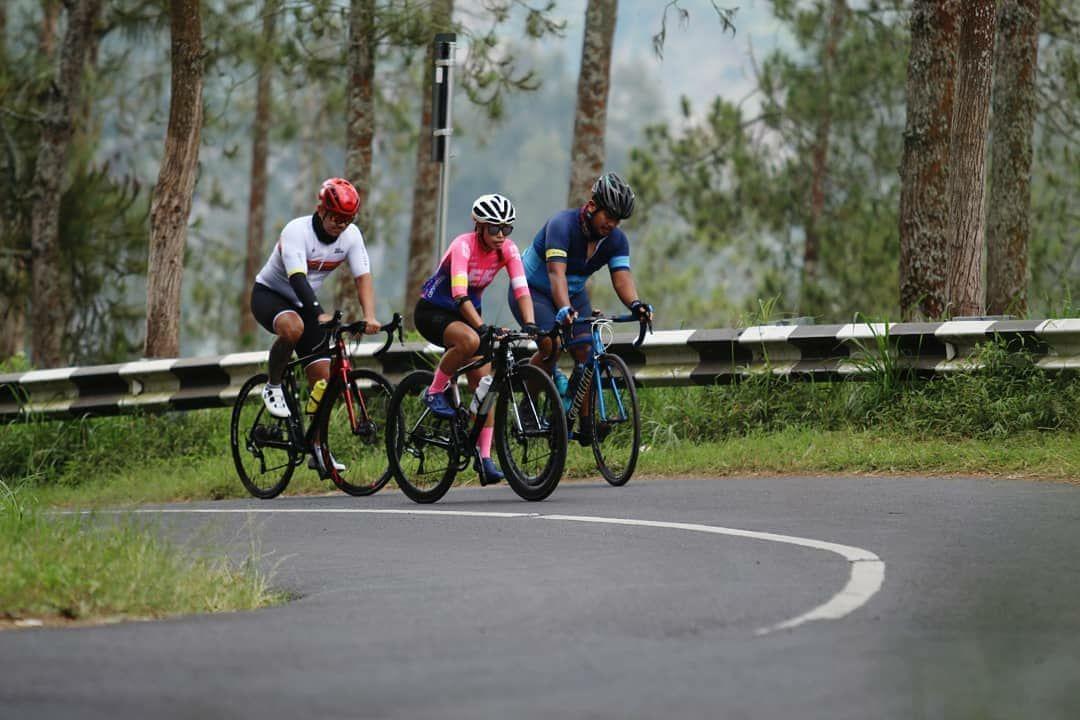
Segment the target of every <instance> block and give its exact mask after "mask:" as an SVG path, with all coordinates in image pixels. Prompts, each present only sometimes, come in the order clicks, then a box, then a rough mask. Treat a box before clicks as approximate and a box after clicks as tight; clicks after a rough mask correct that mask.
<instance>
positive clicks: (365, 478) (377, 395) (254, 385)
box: [229, 310, 402, 499]
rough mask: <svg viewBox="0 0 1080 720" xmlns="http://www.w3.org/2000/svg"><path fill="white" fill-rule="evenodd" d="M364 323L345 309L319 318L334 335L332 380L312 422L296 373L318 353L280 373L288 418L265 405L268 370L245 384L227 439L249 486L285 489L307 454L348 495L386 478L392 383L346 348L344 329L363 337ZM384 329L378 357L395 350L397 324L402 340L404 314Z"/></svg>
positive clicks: (263, 492) (275, 491)
mask: <svg viewBox="0 0 1080 720" xmlns="http://www.w3.org/2000/svg"><path fill="white" fill-rule="evenodd" d="M366 326H367V323H365V322H364V321H363V320H361V321H358V322H354V323H349V324H343V323H342V322H341V311H340V310H339V311H337V312H335V313H334V317H333V319H332V320H330V321H329V322H326V323H321V324H320V325H319V327H320V329H323V330H325V331H326V332H327V334H328V336H329V337H328V340H327V342H328V343H329V347H330V379H329V381H328V383H327V385H326V389H325V391H324V392H323V395H322V398H321V399H319V400H318V405H317V408H316V409H315V412H314V414H312V415H311V417H310V419H308V420H307V422H306V424H307V428H306V429H305V413H304V412H302V411H301V405H300V389H299V387H300V384H299V382H298V380H297V375H298V374H299V372H298V370H299V368H300V366H301V365H302V364H303V363H304V362H307V361H310V359H311V358H313V357H315V355H314V354H313V355H306V356H304V357H302V358H297V359H296V360H294V361H293V362H290V363H289V364H288V366H287V369H286V371H285V375H284V377H283V380H282V388H283V390H284V392H285V401H286V403H287V405H288V407H289V411H290V413H291V414H290V416H289V417H287V418H276V417H273V416H272V415H271V414H270V413H269V411H268V410H267V409H266V407H265V405H264V404H263V400H262V389H263V387H264V386H265V385H266V382H267V375H266V373H260V374H258V375H255V376H253V377H252V378H250V379H249V380H248V381H247V382H245V383H244V386H243V387H242V388H241V389H240V393H239V395H237V397H236V403H235V404H234V405H233V412H232V424H231V427H230V432H229V440H230V443H231V445H232V455H233V462H234V463H235V465H236V472H237V474H238V475H239V476H240V481H241V482H242V483H243V484H244V487H245V488H247V490H248V492H249V493H251V494H252V495H254V496H255V497H257V498H263V499H268V498H272V497H276V496H278V495H280V494H281V492H282V491H283V490H284V489H285V488H286V486H288V484H289V480H290V479H291V478H292V475H293V471H295V470H296V468H297V467H298V466H299V465H300V464H301V463H302V462H303V461H304V459H305V458H308V457H309V456H310V458H311V460H310V462H309V467H312V468H313V469H315V470H316V471H317V472H318V473H319V477H321V478H323V479H324V480H325V479H330V480H333V481H334V484H335V485H337V487H338V488H340V489H341V490H342V491H344V492H346V493H348V494H349V495H357V496H362V495H371V494H372V493H374V492H378V491H379V490H380V489H381V488H382V487H383V486H384V485H386V483H387V481H388V480H389V479H390V469H389V468H388V467H387V464H386V462H385V460H384V458H385V454H384V447H385V442H384V438H385V435H386V422H387V417H389V415H388V414H387V407H388V405H389V401H390V397H391V395H392V394H393V392H394V387H393V385H391V384H390V381H388V380H387V379H386V378H385V377H383V376H382V375H380V374H379V373H377V372H374V371H372V370H365V369H360V368H353V367H352V365H351V363H350V362H349V353H348V349H347V345H348V342H347V341H346V336H350V335H351V336H352V337H353V338H354V339H355V340H356V341H359V338H360V337H361V336H362V335H363V334H364V330H365V328H366ZM382 331H383V332H385V333H386V342H385V343H383V345H382V347H381V348H379V349H378V350H376V351H375V353H374V355H375V357H378V356H380V355H382V354H383V353H385V352H386V351H387V350H388V349H389V347H390V344H391V343H392V342H393V340H394V332H395V331H396V332H397V335H398V341H399V342H400V341H401V340H402V329H401V316H400V315H398V314H397V313H395V314H394V318H393V320H391V321H390V322H389V323H387V324H385V325H383V326H382ZM335 460H336V461H337V463H336V464H335ZM337 465H341V466H343V467H338V466H337Z"/></svg>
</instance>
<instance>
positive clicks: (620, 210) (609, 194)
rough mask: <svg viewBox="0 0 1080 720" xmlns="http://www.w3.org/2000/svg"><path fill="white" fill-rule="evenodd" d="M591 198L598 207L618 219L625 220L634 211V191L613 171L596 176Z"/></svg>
mask: <svg viewBox="0 0 1080 720" xmlns="http://www.w3.org/2000/svg"><path fill="white" fill-rule="evenodd" d="M592 199H593V202H594V203H596V206H597V207H598V208H601V209H603V210H606V211H607V213H608V214H609V215H611V216H612V217H613V218H616V219H618V220H625V219H626V218H628V217H630V216H631V215H632V214H633V212H634V191H633V190H631V189H630V186H629V185H627V184H626V181H625V180H623V179H622V178H621V177H619V176H618V175H616V174H615V173H613V172H607V173H604V174H603V175H601V176H600V177H598V178H596V182H594V183H593V186H592Z"/></svg>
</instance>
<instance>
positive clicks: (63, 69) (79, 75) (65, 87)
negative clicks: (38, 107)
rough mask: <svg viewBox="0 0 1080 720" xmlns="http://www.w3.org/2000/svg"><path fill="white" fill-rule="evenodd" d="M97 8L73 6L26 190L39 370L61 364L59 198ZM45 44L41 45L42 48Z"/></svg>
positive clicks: (94, 4)
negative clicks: (29, 215)
mask: <svg viewBox="0 0 1080 720" xmlns="http://www.w3.org/2000/svg"><path fill="white" fill-rule="evenodd" d="M101 4H102V3H101V0H79V1H78V2H74V3H72V5H71V7H70V10H69V14H68V23H67V30H66V31H65V32H64V39H63V43H62V45H61V47H60V55H59V62H58V66H57V71H56V76H55V81H54V82H52V83H50V85H49V88H48V96H47V99H46V101H45V105H44V111H43V116H42V119H41V144H40V147H39V149H38V153H37V160H36V163H35V168H34V178H33V181H32V185H31V190H30V201H31V203H32V204H33V206H34V207H35V212H34V213H33V214H32V216H31V221H30V235H31V251H32V253H33V254H32V260H31V283H32V290H31V298H32V300H31V302H32V307H33V315H34V318H35V321H34V324H33V333H32V339H33V341H32V348H31V353H32V359H33V362H34V363H35V364H36V365H38V366H39V367H46V368H51V367H57V366H59V365H60V364H61V363H62V355H61V339H62V334H63V331H64V327H65V324H66V322H67V307H68V304H67V301H66V296H65V295H64V293H63V292H62V290H61V288H62V277H63V275H62V271H61V263H60V245H59V230H60V198H61V193H62V190H63V181H64V178H65V177H66V173H67V160H68V150H69V146H70V143H71V137H72V134H73V132H74V113H75V112H76V111H77V110H78V109H79V107H80V103H81V96H82V89H83V76H84V73H85V67H86V63H87V54H88V50H89V47H90V39H91V36H92V35H93V34H94V32H95V23H96V22H97V19H98V16H99V14H100V12H101ZM47 42H48V41H43V43H42V44H43V46H44V45H47Z"/></svg>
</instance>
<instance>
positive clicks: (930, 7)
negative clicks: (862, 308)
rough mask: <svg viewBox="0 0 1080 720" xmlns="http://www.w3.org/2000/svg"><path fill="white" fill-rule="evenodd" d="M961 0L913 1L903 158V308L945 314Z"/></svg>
mask: <svg viewBox="0 0 1080 720" xmlns="http://www.w3.org/2000/svg"><path fill="white" fill-rule="evenodd" d="M960 8H961V3H960V2H959V1H958V0H915V2H914V3H913V6H912V10H911V51H910V55H909V59H908V76H907V127H906V129H905V130H904V156H903V161H902V163H901V165H900V182H901V189H900V313H901V316H902V317H903V318H904V319H912V318H916V317H924V318H940V317H941V316H942V315H944V313H945V308H946V303H947V298H948V294H947V287H946V285H947V273H946V263H947V257H948V247H947V244H946V242H947V240H946V239H947V234H948V231H949V214H948V196H947V194H946V190H947V188H948V185H949V146H950V140H951V134H952V122H953V92H954V85H955V79H956V64H957V61H956V57H957V43H958V37H959V35H958V31H959V22H960V18H959V13H960Z"/></svg>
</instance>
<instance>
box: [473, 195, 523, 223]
mask: <svg viewBox="0 0 1080 720" xmlns="http://www.w3.org/2000/svg"><path fill="white" fill-rule="evenodd" d="M472 218H473V220H475V221H476V222H480V223H495V224H505V225H509V224H512V223H513V222H514V220H517V212H516V211H515V210H514V203H512V202H510V199H509V198H507V197H504V196H502V195H497V194H494V195H481V196H480V197H478V198H476V202H474V203H473V204H472Z"/></svg>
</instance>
